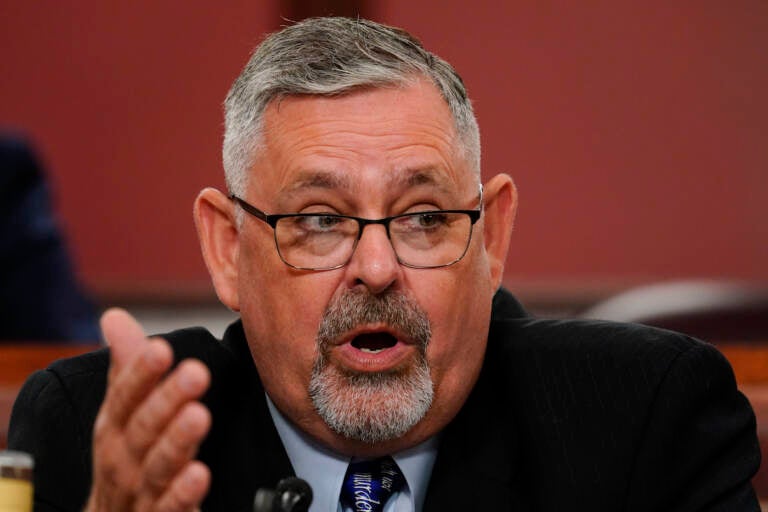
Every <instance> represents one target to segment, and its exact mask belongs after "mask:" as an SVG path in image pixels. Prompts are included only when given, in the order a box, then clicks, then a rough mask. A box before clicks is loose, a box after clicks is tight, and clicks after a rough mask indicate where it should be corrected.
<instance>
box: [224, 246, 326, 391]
mask: <svg viewBox="0 0 768 512" xmlns="http://www.w3.org/2000/svg"><path fill="white" fill-rule="evenodd" d="M265 256H266V258H265V259H263V260H261V262H260V264H252V265H243V267H242V268H241V273H240V284H239V286H240V298H241V300H240V309H241V317H242V318H243V325H244V327H245V332H246V336H247V338H248V343H249V346H250V349H251V354H252V356H253V359H254V362H255V363H256V367H257V368H258V370H259V373H260V374H261V376H262V379H263V380H264V383H265V386H267V389H268V390H269V391H272V390H273V389H275V388H276V387H278V386H280V387H284V388H287V389H291V390H292V391H291V392H292V393H295V394H296V396H294V397H293V398H296V397H297V396H298V394H306V388H307V384H308V382H309V376H310V373H311V370H312V365H313V363H314V359H315V354H316V350H315V336H316V334H317V327H318V325H319V323H320V318H321V317H322V314H323V311H324V309H325V305H326V304H327V303H328V300H325V299H324V298H323V294H322V291H321V290H323V289H325V288H326V287H324V286H323V285H322V283H318V276H319V274H314V275H310V274H298V275H293V274H291V272H292V271H291V270H290V269H289V268H288V267H287V266H285V265H284V264H283V263H282V262H281V261H280V260H277V262H273V261H271V260H270V259H269V256H268V255H265ZM271 394H272V393H271Z"/></svg>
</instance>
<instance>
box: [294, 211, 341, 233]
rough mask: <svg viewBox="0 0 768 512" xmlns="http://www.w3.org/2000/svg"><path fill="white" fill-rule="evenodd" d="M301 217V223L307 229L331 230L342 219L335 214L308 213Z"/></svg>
mask: <svg viewBox="0 0 768 512" xmlns="http://www.w3.org/2000/svg"><path fill="white" fill-rule="evenodd" d="M302 219H303V222H302V225H303V227H304V228H305V229H306V230H308V231H331V230H333V229H334V228H336V227H337V226H338V225H339V224H341V223H342V222H343V221H344V219H343V218H341V217H336V216H335V215H309V216H306V217H302Z"/></svg>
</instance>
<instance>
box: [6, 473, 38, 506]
mask: <svg viewBox="0 0 768 512" xmlns="http://www.w3.org/2000/svg"><path fill="white" fill-rule="evenodd" d="M0 512H32V482H30V481H28V480H20V479H18V478H0Z"/></svg>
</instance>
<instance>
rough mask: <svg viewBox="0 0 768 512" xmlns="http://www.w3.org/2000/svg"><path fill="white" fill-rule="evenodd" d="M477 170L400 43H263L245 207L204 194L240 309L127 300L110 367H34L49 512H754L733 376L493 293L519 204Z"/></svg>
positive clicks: (307, 25) (233, 198)
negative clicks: (150, 316) (303, 510)
mask: <svg viewBox="0 0 768 512" xmlns="http://www.w3.org/2000/svg"><path fill="white" fill-rule="evenodd" d="M479 162H480V142H479V134H478V128H477V124H476V122H475V118H474V114H473V112H472V108H471V105H470V102H469V100H468V98H467V94H466V91H465V89H464V86H463V84H462V81H461V79H460V78H459V76H458V75H457V74H456V72H455V71H454V70H453V69H452V68H451V66H450V65H449V64H447V63H446V62H445V61H443V60H441V59H440V58H439V57H437V56H435V55H433V54H431V53H429V52H427V51H426V50H424V49H423V48H422V47H421V45H420V44H419V43H418V42H417V41H416V40H414V39H413V38H412V37H411V36H409V35H408V34H407V33H405V32H403V31H401V30H397V29H393V28H389V27H385V26H382V25H379V24H376V23H372V22H368V21H365V20H350V19H343V18H323V19H311V20H307V21H304V22H302V23H298V24H296V25H293V26H290V27H288V28H286V29H284V30H282V31H280V32H278V33H276V34H274V35H272V36H270V37H269V38H267V39H266V40H265V41H264V43H262V44H261V45H260V46H259V48H258V49H257V50H256V52H255V53H254V54H253V56H252V58H251V60H250V61H249V63H248V65H247V66H246V67H245V69H244V70H243V72H242V74H241V75H240V77H239V78H238V79H237V81H236V82H235V83H234V85H233V87H232V89H231V90H230V93H229V95H228V97H227V101H226V135H225V142H224V166H225V170H226V177H227V185H228V188H229V191H228V193H226V194H225V193H222V192H219V191H217V190H214V189H206V190H203V191H202V192H201V193H200V195H199V197H198V198H197V201H196V202H195V219H196V224H197V229H198V234H199V236H200V241H201V246H202V251H203V255H204V257H205V261H206V263H207V265H208V269H209V271H210V273H211V276H212V279H213V283H214V286H215V288H216V291H217V293H218V296H219V298H220V299H221V301H222V302H223V303H224V304H226V305H227V306H228V307H229V308H231V309H233V310H235V311H239V312H240V314H241V320H240V321H239V322H237V323H235V324H234V325H232V326H231V327H230V328H229V329H228V330H227V332H226V333H225V335H224V339H223V340H222V341H221V342H220V341H218V340H215V339H214V338H213V337H212V336H211V335H210V334H209V333H207V332H206V331H204V330H202V329H189V330H183V331H177V332H174V333H170V334H168V335H166V336H165V340H159V339H155V340H150V341H145V338H144V334H143V333H142V332H141V329H140V327H139V326H138V325H137V324H136V323H135V322H134V321H133V320H132V319H131V318H130V316H128V315H127V314H126V313H124V312H121V311H111V312H108V313H107V314H106V315H105V316H104V318H103V320H102V327H103V330H104V334H105V337H106V339H107V340H108V342H109V344H110V347H111V350H110V352H109V353H107V352H106V351H104V352H101V353H96V354H91V355H88V356H85V357H82V358H78V359H75V360H69V361H64V362H59V363H57V364H55V365H54V366H52V367H51V368H50V369H48V370H46V371H45V372H40V373H38V374H36V375H35V376H33V377H32V378H31V379H30V381H29V382H28V383H27V385H26V387H25V388H24V391H23V392H22V394H21V396H20V397H19V399H18V401H17V404H16V407H15V410H14V416H13V422H12V425H11V433H10V444H11V446H13V447H14V448H18V449H22V450H26V451H29V452H32V453H33V454H34V456H35V459H36V461H37V468H36V469H37V471H36V477H35V486H36V487H35V494H36V503H37V507H38V508H37V510H78V509H80V508H81V507H83V506H85V507H86V509H87V510H89V511H95V510H100V511H115V510H153V511H154V510H157V511H177V510H178V511H183V510H194V509H196V508H198V507H200V506H202V508H203V509H205V510H222V511H223V510H226V511H237V510H248V509H249V508H250V507H251V506H252V502H253V496H254V492H255V491H256V489H258V488H260V487H274V486H275V485H276V483H277V482H278V480H280V479H281V478H283V477H285V476H288V475H294V474H295V475H298V476H300V477H302V478H304V479H306V480H307V481H308V482H309V483H310V484H311V486H312V488H313V490H314V493H315V500H314V504H313V508H312V510H315V511H329V510H343V511H348V510H381V509H382V508H381V507H385V508H384V510H387V511H407V510H408V511H410V510H469V509H477V510H513V511H524V510H562V509H579V510H581V509H583V510H611V511H613V510H628V511H635V510H636V511H640V510H643V511H647V510H659V511H661V510H663V511H670V510H728V511H740V510H757V504H756V500H755V497H754V493H753V491H752V488H751V486H750V483H749V480H750V478H751V476H752V475H753V474H754V473H755V471H756V469H757V466H758V464H759V451H758V447H757V441H756V436H755V424H754V416H753V414H752V412H751V410H750V407H749V405H748V403H747V402H746V400H745V399H744V397H743V396H742V395H741V394H740V393H739V392H738V391H737V389H736V386H735V383H734V379H733V375H732V372H731V370H730V368H729V367H728V365H727V363H726V362H725V361H724V360H723V359H722V357H720V356H719V354H718V353H717V352H716V351H715V350H714V349H713V348H711V347H709V346H707V345H704V344H702V343H699V342H696V341H694V340H691V339H689V338H686V337H684V336H682V335H677V334H674V333H670V332H662V331H658V330H652V329H647V328H642V327H639V326H626V325H617V324H606V323H584V322H567V321H543V320H533V319H529V318H526V317H525V314H524V313H523V311H522V309H521V308H520V307H519V305H518V304H517V303H516V302H515V301H514V299H513V298H512V297H511V296H510V295H509V294H507V293H506V292H504V291H503V290H502V291H498V290H499V286H500V284H501V278H502V272H503V264H504V260H505V257H506V253H507V247H508V244H509V238H510V232H511V229H512V223H513V219H514V213H515V206H516V192H515V188H514V185H513V183H512V180H511V179H510V178H509V177H508V176H506V175H497V176H495V177H493V178H491V179H490V180H488V181H487V182H486V183H485V184H483V185H481V183H480V166H479ZM171 368H173V369H172V370H171ZM169 370H171V371H170V372H169ZM97 411H98V412H97ZM379 488H380V489H379ZM376 490H383V491H384V492H383V493H382V494H379V495H375V494H374V492H375V491H376ZM347 494H350V495H351V498H349V499H348V498H347Z"/></svg>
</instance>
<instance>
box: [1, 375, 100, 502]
mask: <svg viewBox="0 0 768 512" xmlns="http://www.w3.org/2000/svg"><path fill="white" fill-rule="evenodd" d="M94 414H95V413H92V414H88V413H87V412H86V411H83V410H82V407H80V408H78V407H77V406H76V404H75V403H74V402H73V401H72V400H71V396H70V393H69V390H68V389H67V388H66V387H65V385H64V381H63V380H62V379H61V377H60V375H58V374H57V373H55V372H54V371H51V370H43V371H38V372H36V373H34V374H33V375H32V376H30V377H29V379H28V380H27V382H26V383H25V384H24V386H23V388H22V389H21V391H20V393H19V396H18V397H17V399H16V402H15V403H14V406H13V412H12V415H11V421H10V426H9V435H8V447H9V449H12V450H20V451H23V452H27V453H29V454H31V455H32V456H33V457H34V462H35V467H34V492H35V511H36V512H47V511H77V510H82V507H83V506H84V504H85V500H86V498H87V495H88V490H89V488H90V480H91V470H90V466H91V447H90V437H91V436H90V433H89V432H86V431H85V428H84V425H86V424H87V422H88V421H90V418H92V417H93V416H94ZM86 428H89V427H86Z"/></svg>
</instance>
